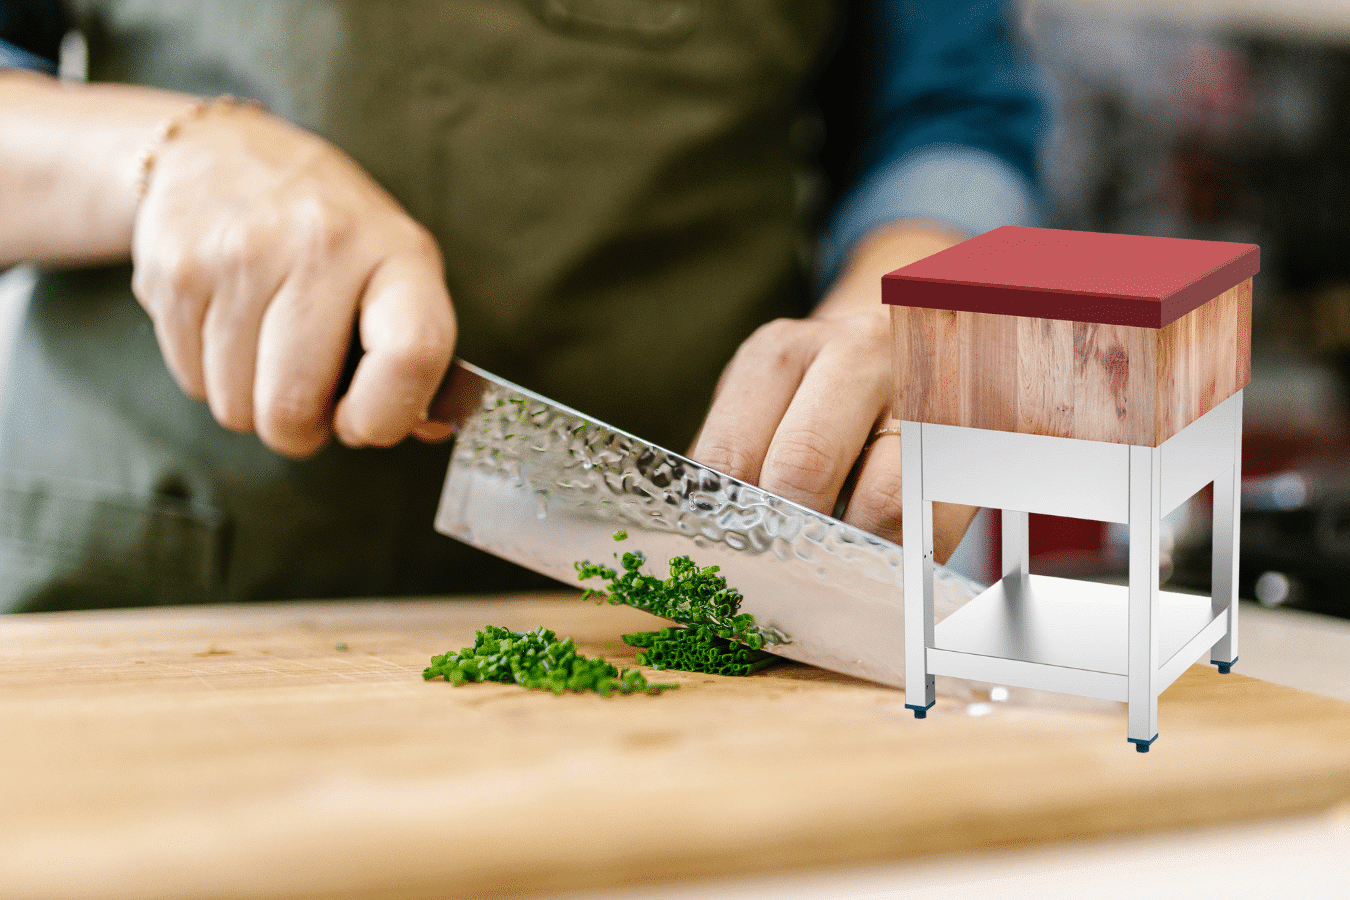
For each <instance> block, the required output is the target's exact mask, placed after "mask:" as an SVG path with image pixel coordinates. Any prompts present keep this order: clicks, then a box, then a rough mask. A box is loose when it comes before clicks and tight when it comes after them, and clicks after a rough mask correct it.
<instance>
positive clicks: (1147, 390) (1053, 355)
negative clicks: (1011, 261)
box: [891, 278, 1252, 447]
mask: <svg viewBox="0 0 1350 900" xmlns="http://www.w3.org/2000/svg"><path fill="white" fill-rule="evenodd" d="M1251 313H1252V282H1251V279H1250V278H1249V279H1247V280H1246V281H1244V282H1242V283H1241V284H1238V285H1237V286H1236V287H1234V288H1232V289H1231V290H1228V291H1225V292H1224V293H1222V294H1220V295H1219V296H1217V297H1215V298H1214V299H1213V300H1210V301H1209V302H1208V303H1205V304H1204V305H1203V306H1200V307H1199V308H1197V309H1195V310H1192V311H1191V312H1189V313H1187V314H1186V315H1184V316H1182V317H1181V318H1179V319H1177V320H1176V321H1174V322H1172V323H1171V324H1169V325H1166V326H1164V327H1163V328H1161V329H1154V328H1146V327H1139V326H1132V325H1100V324H1093V323H1086V322H1068V321H1063V320H1059V319H1033V318H1027V317H1022V316H1004V315H994V314H992V313H981V312H960V311H954V310H936V309H923V308H920V307H910V306H892V307H891V322H892V328H893V332H894V345H895V353H894V354H893V366H894V376H895V396H894V398H893V403H894V410H895V412H894V413H893V415H894V417H895V418H898V419H906V420H909V421H912V422H932V423H935V424H938V425H961V426H965V427H968V428H991V429H996V430H999V431H1015V432H1021V433H1023V434H1043V435H1050V436H1054V437H1070V438H1080V439H1083V440H1090V441H1110V442H1113V443H1120V444H1134V445H1136V446H1148V447H1156V446H1158V445H1159V444H1161V443H1162V442H1163V441H1165V440H1167V439H1168V438H1170V437H1172V436H1173V435H1174V434H1176V433H1177V432H1178V431H1180V430H1181V429H1182V428H1184V427H1186V426H1187V425H1189V424H1190V423H1191V422H1194V421H1195V420H1196V419H1198V418H1200V417H1201V416H1202V415H1204V414H1205V413H1207V412H1209V411H1210V410H1211V409H1213V408H1214V407H1215V406H1217V405H1218V404H1219V403H1222V402H1223V401H1224V400H1226V399H1228V398H1229V397H1231V396H1233V394H1235V393H1236V392H1237V391H1238V390H1239V389H1241V388H1243V387H1245V386H1246V385H1247V383H1248V382H1249V381H1250V380H1251Z"/></svg>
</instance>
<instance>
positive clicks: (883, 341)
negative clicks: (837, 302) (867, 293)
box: [839, 314, 891, 356]
mask: <svg viewBox="0 0 1350 900" xmlns="http://www.w3.org/2000/svg"><path fill="white" fill-rule="evenodd" d="M839 327H840V336H841V339H842V340H844V341H845V342H847V344H848V345H849V346H850V347H852V348H855V349H856V350H858V351H860V352H863V353H866V354H868V355H869V356H873V355H876V354H884V355H887V356H889V352H890V346H891V328H890V320H889V319H888V318H886V317H883V316H877V315H871V314H868V315H863V316H853V317H851V318H849V319H846V320H845V321H843V322H841V323H840V326H839Z"/></svg>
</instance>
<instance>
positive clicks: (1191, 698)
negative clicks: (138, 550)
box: [0, 595, 1350, 900]
mask: <svg viewBox="0 0 1350 900" xmlns="http://www.w3.org/2000/svg"><path fill="white" fill-rule="evenodd" d="M486 624H498V625H505V626H508V627H512V628H517V629H527V628H533V627H535V626H537V625H541V624H542V625H545V626H547V627H550V628H553V629H555V630H556V631H558V632H559V633H560V634H567V635H572V636H574V637H575V638H576V639H577V641H578V643H579V644H580V645H581V647H582V649H583V651H585V652H587V653H600V654H603V655H605V656H606V657H608V658H610V659H611V660H612V661H614V662H616V663H618V664H620V665H622V664H624V663H627V664H631V663H632V653H631V651H630V650H629V649H628V648H627V647H625V646H624V645H623V644H622V643H621V642H620V640H619V637H618V636H619V634H620V633H622V632H624V631H632V630H640V629H644V628H651V627H654V626H655V625H656V624H657V623H656V621H655V620H653V619H650V618H649V617H648V616H646V615H644V614H642V613H638V612H635V611H633V610H629V609H624V608H611V607H599V606H595V605H591V604H585V603H581V602H579V601H578V600H577V599H576V595H569V596H568V597H566V598H556V599H539V598H528V599H521V598H517V599H506V598H503V599H486V600H482V599H480V600H446V601H416V602H390V603H384V602H369V603H306V604H284V605H283V604H276V605H257V606H251V607H224V608H222V607H207V608H198V609H151V610H130V611H113V612H91V613H62V614H47V615H32V616H13V617H9V618H0V729H3V733H0V886H3V888H0V895H3V896H4V897H5V898H9V900H18V898H30V897H31V898H38V897H41V898H63V897H70V898H84V897H89V898H94V897H97V898H111V900H115V898H136V900H142V898H149V897H156V898H157V897H179V898H226V897H229V898H255V897H287V898H311V897H312V898H325V900H327V898H332V897H362V898H420V900H426V898H434V897H496V896H518V895H532V894H534V895H537V894H546V893H552V892H560V891H564V890H575V889H587V888H597V887H603V886H614V885H631V884H639V883H653V882H659V881H670V880H680V879H691V878H697V877H702V876H718V875H733V874H752V873H766V872H767V873H772V872H777V871H785V870H799V869H804V868H819V867H829V866H838V865H843V864H852V863H860V862H880V861H888V860H895V859H900V858H905V857H913V856H919V855H931V854H937V853H952V852H962V851H971V850H976V849H979V848H987V847H994V846H998V847H1005V846H1010V845H1024V844H1030V843H1037V842H1045V841H1054V840H1061V839H1067V838H1077V837H1083V836H1093V835H1116V834H1123V833H1136V832H1142V831H1147V830H1156V829H1176V828H1181V827H1185V826H1190V825H1206V824H1224V823H1230V822H1233V821H1236V820H1243V819H1253V818H1258V817H1268V816H1278V815H1285V814H1292V813H1298V812H1307V811H1314V810H1321V809H1325V808H1328V807H1331V806H1333V805H1336V804H1338V803H1342V802H1344V801H1346V800H1347V798H1350V704H1345V703H1341V702H1339V701H1335V700H1328V699H1324V698H1320V697H1317V696H1314V695H1310V694H1306V693H1302V692H1299V691H1295V690H1292V689H1289V688H1284V687H1277V686H1275V685H1271V684H1267V683H1264V682H1260V681H1255V680H1252V679H1248V678H1245V677H1243V676H1242V675H1240V674H1237V673H1234V674H1233V675H1229V676H1220V675H1217V674H1214V672H1213V670H1212V669H1210V668H1208V667H1198V666H1197V667H1195V668H1193V669H1192V670H1191V671H1190V672H1188V673H1187V674H1186V675H1184V676H1183V677H1182V678H1181V680H1180V681H1178V682H1177V683H1176V684H1175V685H1174V686H1173V687H1172V688H1171V689H1169V690H1168V691H1167V692H1166V693H1165V694H1164V695H1163V697H1162V699H1161V703H1160V710H1159V730H1160V734H1161V736H1160V738H1159V740H1158V742H1157V744H1156V745H1155V746H1154V748H1153V751H1152V752H1151V753H1148V754H1140V753H1136V752H1134V749H1133V747H1132V746H1131V745H1129V744H1127V743H1126V741H1125V715H1124V709H1123V707H1122V706H1118V705H1115V704H1095V703H1094V704H1091V705H1088V704H1084V702H1083V701H1078V700H1073V699H1071V698H1065V699H1063V700H1057V701H1050V700H1047V699H1046V696H1036V697H1027V698H1025V699H1024V700H1019V699H1018V698H1017V697H1016V696H1015V697H1014V699H1013V701H1012V702H1006V703H995V704H991V703H981V702H979V700H980V698H979V697H978V696H976V697H975V698H974V702H973V704H972V701H971V698H970V697H966V698H964V699H952V698H951V696H950V695H948V696H944V695H942V694H941V693H940V694H939V700H938V705H937V707H936V708H935V710H934V711H933V712H932V713H931V714H930V716H929V718H928V719H926V720H924V721H917V720H915V719H914V718H913V717H912V716H911V715H910V714H909V713H908V712H907V711H906V710H905V709H904V697H903V695H902V694H901V693H899V692H896V691H893V690H889V689H886V688H881V687H876V686H873V685H870V684H866V683H863V682H860V681H855V680H853V679H849V678H846V677H842V676H835V675H831V674H828V673H825V672H821V671H817V670H813V669H810V668H807V667H804V666H799V665H783V666H781V667H777V668H774V669H770V670H768V671H766V672H763V673H761V674H759V675H755V676H752V677H750V678H719V677H715V676H702V675H687V674H681V673H661V675H660V676H659V677H661V679H662V680H669V681H673V682H678V683H679V685H680V687H679V689H678V690H675V691H671V692H668V693H666V694H663V695H661V696H657V697H648V696H629V697H615V698H612V699H608V700H606V699H602V698H600V697H598V696H595V695H588V696H566V697H554V696H552V695H549V694H542V693H538V692H531V691H526V690H523V689H520V688H516V687H511V686H501V685H471V686H465V687H461V688H455V687H451V686H450V685H448V684H446V683H444V682H434V683H428V682H423V680H422V679H421V674H420V673H421V670H422V668H423V667H424V666H425V665H426V663H427V661H428V659H429V658H430V656H431V655H433V654H435V653H440V652H443V651H445V650H450V649H458V648H459V647H462V646H465V645H467V644H469V643H472V639H473V632H474V629H475V628H479V627H482V626H483V625H486ZM339 643H341V644H345V645H346V647H347V649H346V650H340V649H336V648H337V645H338V644H339Z"/></svg>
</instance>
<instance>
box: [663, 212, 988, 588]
mask: <svg viewBox="0 0 1350 900" xmlns="http://www.w3.org/2000/svg"><path fill="white" fill-rule="evenodd" d="M963 238H964V236H963V235H961V234H959V233H957V232H955V231H952V230H950V229H947V228H944V227H941V226H937V225H930V224H926V223H922V224H909V223H901V224H896V225H891V226H886V227H883V228H879V229H876V230H875V231H873V232H872V233H871V235H869V236H868V237H867V238H866V239H864V240H863V241H862V242H861V244H860V246H859V247H858V249H857V250H855V252H854V254H853V256H852V258H851V259H850V262H849V265H848V266H847V268H846V270H845V272H844V274H843V275H841V276H840V278H839V279H838V281H836V282H835V286H834V287H833V288H832V289H831V291H830V293H829V295H828V296H827V297H826V298H825V299H824V300H823V301H822V302H821V304H820V306H819V307H818V308H817V309H816V311H815V312H814V313H813V314H812V315H811V316H810V317H809V318H806V319H778V320H775V321H773V322H769V323H768V324H766V325H764V326H762V327H760V328H759V329H758V330H757V331H756V332H755V333H754V334H752V335H751V336H750V337H749V338H748V339H747V340H746V341H745V343H743V344H742V345H741V346H740V349H739V350H737V351H736V355H735V356H734V357H733V358H732V360H731V362H730V363H728V364H727V367H726V369H725V370H724V371H723V372H722V377H721V380H720V381H719V382H718V386H717V392H716V394H715V395H714V397H713V402H712V407H711V408H710V409H709V411H708V416H707V418H706V419H705V420H704V423H703V428H702V430H701V431H700V432H699V435H698V437H697V438H696V439H695V442H694V446H693V448H692V449H691V451H690V457H691V458H692V459H694V460H697V461H698V462H701V463H703V464H705V465H708V466H711V467H712V468H714V469H717V470H718V471H719V472H725V473H726V474H728V475H732V476H734V477H736V478H739V479H741V480H742V481H747V482H749V483H751V484H757V485H759V486H760V487H762V488H764V489H765V490H767V491H770V492H772V493H775V494H778V495H779V496H781V497H785V498H787V499H789V500H793V501H795V502H797V503H800V504H802V505H803V506H806V507H809V508H811V509H814V510H817V511H818V512H823V513H826V514H829V513H831V512H832V511H833V510H834V509H835V507H836V505H837V503H838V502H839V500H840V495H841V493H842V492H843V491H844V490H845V488H846V486H847V484H848V482H849V475H850V473H851V472H852V471H853V470H854V468H855V466H856V467H857V477H856V481H855V482H854V486H853V490H852V493H851V494H850V495H849V496H848V497H847V498H845V499H846V505H845V507H844V514H843V519H844V521H845V522H848V523H850V524H852V525H856V526H858V527H859V528H862V529H863V530H865V531H869V532H871V533H872V534H875V535H877V536H879V537H882V538H885V539H887V540H891V541H895V542H896V543H899V542H900V539H901V500H900V440H899V438H898V437H891V436H884V437H881V438H878V439H877V440H875V441H873V440H871V437H872V434H873V432H874V431H875V430H877V429H878V428H882V427H884V426H885V425H886V424H887V421H888V419H889V416H890V407H891V340H892V337H891V318H890V311H889V308H888V307H886V306H885V305H883V304H882V302H881V276H882V275H883V274H885V273H887V272H891V271H894V270H895V269H898V268H900V267H901V266H904V265H908V264H909V263H911V262H914V261H915V260H918V259H922V258H923V257H925V256H928V255H930V254H932V253H936V252H937V251H939V250H942V249H944V248H945V247H949V246H951V245H952V244H955V243H958V242H959V241H961V240H962V239H963ZM974 515H975V508H974V507H970V506H955V505H953V504H946V503H935V504H933V555H934V557H935V558H936V559H937V561H938V562H945V561H946V560H947V559H948V558H949V557H950V556H951V554H952V552H953V551H954V550H955V549H956V545H957V544H958V543H960V541H961V536H962V535H963V534H965V531H966V528H967V527H968V526H969V525H970V520H971V518H972V517H973V516H974Z"/></svg>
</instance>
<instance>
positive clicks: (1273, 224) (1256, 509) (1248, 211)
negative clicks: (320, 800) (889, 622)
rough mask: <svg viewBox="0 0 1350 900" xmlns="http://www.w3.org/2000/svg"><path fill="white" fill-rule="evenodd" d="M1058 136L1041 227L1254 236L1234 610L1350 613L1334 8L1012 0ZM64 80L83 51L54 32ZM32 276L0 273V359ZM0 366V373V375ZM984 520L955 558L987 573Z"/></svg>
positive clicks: (1060, 547)
mask: <svg viewBox="0 0 1350 900" xmlns="http://www.w3.org/2000/svg"><path fill="white" fill-rule="evenodd" d="M1021 17H1022V24H1023V29H1024V33H1025V35H1026V38H1027V41H1028V44H1029V46H1030V48H1031V49H1032V52H1033V53H1034V54H1035V56H1036V57H1037V59H1038V60H1039V61H1040V64H1041V66H1042V67H1043V72H1044V77H1045V80H1046V83H1047V86H1048V88H1049V90H1050V92H1051V94H1052V96H1053V99H1054V106H1055V109H1056V113H1057V124H1056V127H1055V129H1054V131H1053V133H1052V134H1051V135H1050V136H1049V138H1048V141H1047V145H1046V148H1045V162H1046V165H1045V168H1046V172H1047V175H1048V177H1047V222H1046V224H1048V225H1052V226H1054V227H1062V228H1076V229H1083V230H1090V231H1122V232H1131V233H1138V234H1157V235H1173V236H1178V237H1190V238H1204V239H1214V240H1228V241H1242V242H1252V243H1257V244H1260V245H1261V255H1262V266H1261V273H1260V275H1259V276H1258V277H1257V279H1256V283H1255V311H1254V322H1253V375H1252V383H1251V385H1250V387H1249V388H1248V389H1247V393H1246V401H1245V411H1246V415H1245V436H1244V449H1243V457H1244V465H1243V468H1244V487H1243V517H1242V563H1241V585H1240V590H1241V593H1242V596H1243V597H1246V598H1255V599H1256V600H1258V601H1259V602H1261V603H1263V604H1266V605H1272V606H1273V605H1286V606H1291V607H1299V608H1303V609H1309V610H1316V611H1320V612H1325V613H1331V614H1335V615H1340V616H1343V617H1346V618H1350V421H1348V419H1350V416H1347V408H1348V407H1350V222H1348V221H1347V215H1350V0H1186V2H1177V0H1024V2H1023V4H1022V9H1021ZM63 69H64V70H65V71H66V72H67V73H71V74H73V75H78V73H79V72H81V71H82V69H83V47H82V44H81V42H80V41H79V40H78V39H71V40H69V41H67V47H66V52H65V58H64V60H63ZM28 277H29V276H28V274H27V273H26V272H25V271H23V270H22V269H19V270H15V271H12V272H10V273H8V274H7V275H5V276H3V277H0V353H3V352H7V349H8V334H9V332H10V330H11V329H12V325H13V322H14V319H15V317H16V315H17V313H18V309H17V301H18V296H19V294H20V293H21V288H22V285H23V284H24V283H25V282H26V280H27V278H28ZM2 377H3V368H2V367H0V378H2ZM1209 515H1210V508H1209V500H1208V497H1207V495H1206V494H1203V493H1202V495H1200V496H1199V497H1197V498H1195V499H1194V500H1192V501H1191V502H1189V503H1188V504H1186V505H1185V506H1183V507H1182V508H1181V509H1180V510H1178V512H1177V513H1176V514H1174V515H1173V516H1171V517H1169V520H1168V527H1169V530H1170V532H1171V539H1170V541H1169V542H1168V544H1167V545H1166V553H1165V559H1164V566H1163V577H1164V579H1165V581H1166V583H1167V584H1168V585H1169V586H1170V587H1171V588H1173V589H1181V588H1191V589H1196V590H1201V591H1204V590H1207V589H1208V580H1209V561H1208V560H1209ZM997 536H998V527H997V515H996V514H987V513H985V514H981V517H980V519H979V520H978V521H977V525H976V527H975V528H974V529H973V531H972V533H971V535H970V536H969V538H968V540H967V541H966V542H965V543H964V544H963V546H962V549H961V551H960V552H959V554H958V559H957V560H956V562H957V564H958V567H959V568H961V569H963V570H964V571H966V572H967V574H970V575H972V576H974V577H976V578H977V579H980V580H985V581H987V580H989V579H991V578H992V577H993V575H994V574H995V572H996V563H995V560H997V558H998V553H999V547H998V539H997ZM1031 543H1032V566H1033V568H1034V569H1035V570H1036V571H1038V572H1041V573H1045V574H1063V575H1073V576H1075V577H1097V578H1103V579H1116V578H1123V576H1124V574H1125V562H1126V547H1127V533H1126V530H1125V529H1124V527H1123V526H1114V525H1103V524H1101V523H1095V522H1085V521H1081V520H1071V519H1056V518H1052V517H1045V516H1036V517H1033V524H1032V536H1031Z"/></svg>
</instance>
